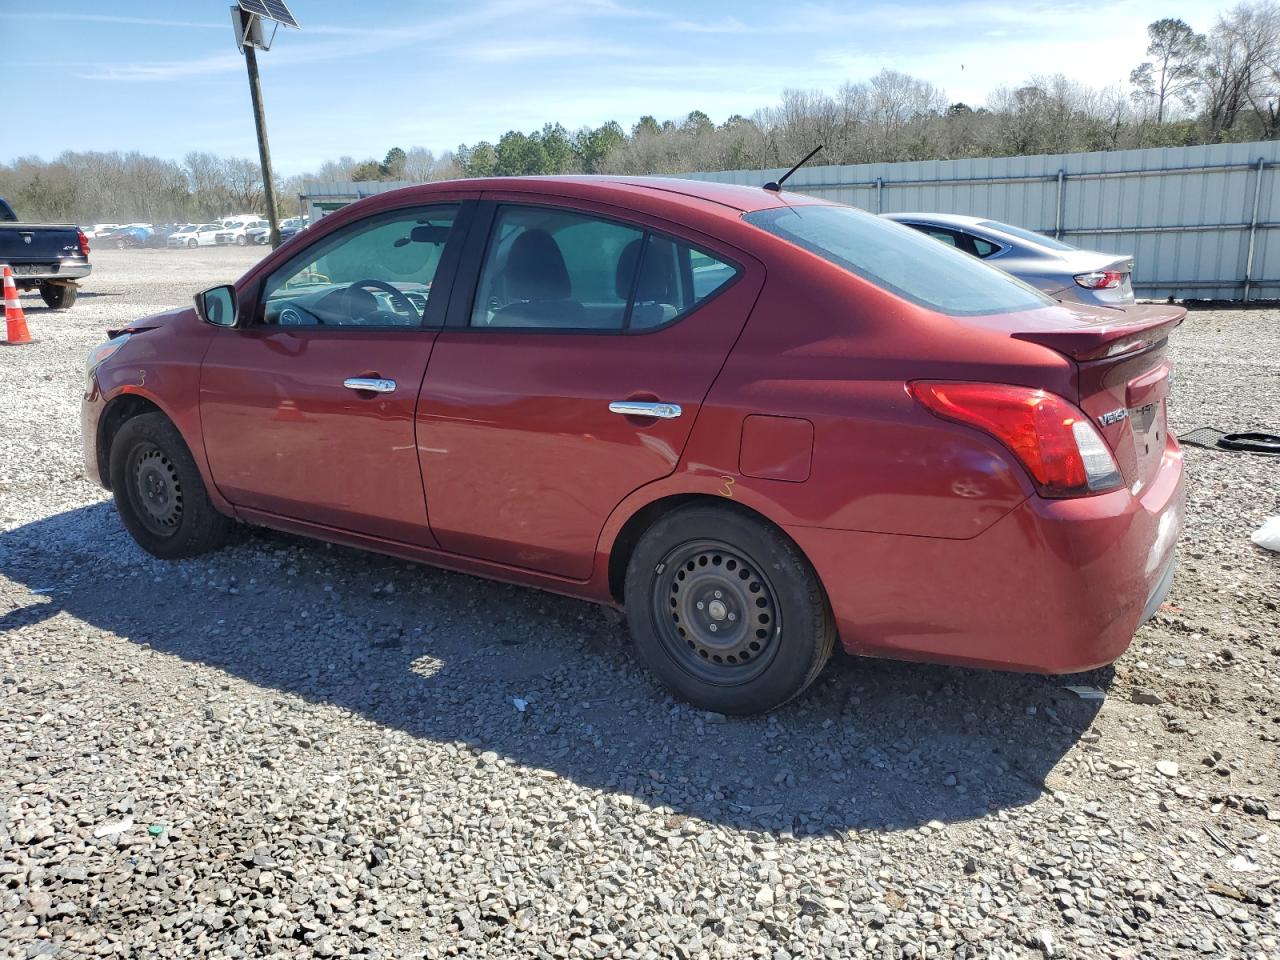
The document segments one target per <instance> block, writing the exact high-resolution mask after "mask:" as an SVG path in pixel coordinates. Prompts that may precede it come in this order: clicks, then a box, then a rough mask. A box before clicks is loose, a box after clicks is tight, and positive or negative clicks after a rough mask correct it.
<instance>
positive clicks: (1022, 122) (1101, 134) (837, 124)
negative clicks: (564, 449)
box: [0, 0, 1280, 222]
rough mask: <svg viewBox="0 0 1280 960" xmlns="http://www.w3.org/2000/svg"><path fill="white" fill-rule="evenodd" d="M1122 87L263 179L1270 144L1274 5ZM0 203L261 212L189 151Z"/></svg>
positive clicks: (155, 215)
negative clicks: (816, 152)
mask: <svg viewBox="0 0 1280 960" xmlns="http://www.w3.org/2000/svg"><path fill="white" fill-rule="evenodd" d="M1147 34H1148V37H1147V39H1148V46H1147V59H1146V60H1144V61H1143V62H1142V63H1140V64H1137V65H1136V66H1135V67H1134V68H1133V70H1132V72H1131V73H1130V76H1129V86H1128V87H1127V88H1124V89H1122V88H1119V87H1107V88H1094V87H1090V86H1088V85H1086V84H1082V83H1079V82H1077V81H1074V80H1071V79H1069V78H1067V77H1065V76H1063V75H1061V74H1057V75H1046V76H1036V77H1032V78H1030V79H1029V80H1028V81H1027V82H1025V83H1022V84H1018V85H1013V86H1002V87H999V88H997V89H996V90H995V91H993V92H992V93H991V94H990V96H989V97H988V98H987V100H986V102H985V103H983V104H981V105H970V104H966V103H956V102H951V101H949V100H948V98H947V96H946V94H945V92H944V91H943V90H941V89H939V88H937V87H935V86H934V85H932V84H931V83H929V82H928V81H926V80H923V79H920V78H917V77H912V76H910V75H908V74H905V73H900V72H898V71H894V70H882V71H881V72H880V73H878V74H876V75H875V76H874V77H871V78H870V79H869V80H866V81H861V82H849V83H845V84H844V85H842V86H841V87H840V88H839V89H838V90H837V91H835V92H834V93H827V92H824V91H812V90H787V91H784V92H783V94H782V96H781V98H780V101H779V102H778V103H777V104H776V105H774V106H772V107H767V108H764V109H761V110H758V111H756V112H755V113H753V114H752V115H750V116H742V115H734V116H731V117H729V118H728V119H726V120H725V121H724V122H722V123H715V122H714V121H713V120H712V119H711V117H709V116H708V115H707V114H706V113H704V112H702V111H700V110H694V111H692V112H691V113H689V114H688V115H687V116H685V117H684V118H682V119H678V120H663V121H661V122H659V121H658V120H657V119H656V118H655V117H653V116H644V117H641V118H640V119H639V120H638V121H637V122H636V123H634V124H632V125H631V127H630V128H629V129H626V128H624V127H623V126H622V125H621V124H620V123H617V122H616V121H610V122H608V123H605V124H602V125H601V126H599V127H594V128H590V127H584V128H582V129H580V130H576V131H570V130H568V129H566V128H565V127H564V126H563V125H562V124H559V123H546V124H544V125H543V126H542V127H541V128H539V129H536V130H533V131H530V132H527V133H526V132H523V131H519V130H510V131H508V132H506V133H504V134H503V135H502V136H501V137H499V138H498V140H497V141H496V142H490V141H481V142H479V143H474V144H462V145H460V146H459V147H458V148H457V149H456V150H454V151H445V152H444V153H442V154H436V153H434V152H432V151H431V150H428V149H426V148H424V147H413V148H411V149H408V150H404V149H401V148H400V147H392V148H391V149H390V150H388V151H387V153H386V154H385V156H384V157H383V159H382V160H377V159H375V158H359V159H357V158H354V157H350V156H345V157H340V158H338V159H336V160H331V161H328V162H326V163H325V164H324V165H323V166H321V167H320V168H319V169H317V170H314V171H312V172H310V173H307V174H300V175H295V176H293V177H289V178H285V179H281V180H280V182H279V183H277V184H276V192H277V196H278V197H280V198H281V201H282V215H285V216H287V215H290V214H293V213H296V212H297V204H298V194H299V193H300V192H301V191H302V190H303V189H305V183H306V181H309V180H320V181H332V180H347V181H360V180H407V181H413V182H426V181H430V180H441V179H451V178H455V177H481V176H520V175H530V174H573V173H588V174H590V173H613V174H651V173H657V174H671V173H684V172H690V171H712V170H732V169H741V168H768V167H783V166H790V165H791V164H792V163H794V162H795V161H796V160H798V159H799V158H800V157H802V156H804V155H805V154H806V153H808V152H809V150H810V149H812V148H813V147H814V146H815V145H817V144H819V143H821V144H824V145H825V147H826V149H825V150H824V152H823V154H822V155H821V160H820V162H823V163H878V162H896V161H903V160H949V159H957V158H963V157H981V156H1018V155H1024V154H1038V153H1073V152H1078V151H1088V150H1119V149H1128V148H1135V147H1158V146H1190V145H1195V144H1203V143H1222V142H1232V141H1236V142H1238V141H1247V140H1265V139H1274V138H1276V137H1277V136H1280V2H1278V0H1246V2H1243V3H1240V4H1239V5H1237V6H1235V7H1233V8H1232V9H1230V10H1229V11H1226V12H1225V13H1222V14H1220V15H1219V16H1218V17H1217V19H1216V21H1215V23H1214V25H1213V27H1212V28H1211V29H1210V30H1209V31H1208V33H1206V34H1199V33H1196V32H1195V31H1194V30H1193V29H1192V28H1191V27H1190V26H1188V25H1187V24H1186V23H1185V22H1183V21H1181V20H1176V19H1162V20H1157V21H1156V22H1154V23H1152V24H1151V25H1150V26H1149V27H1148V28H1147ZM0 196H6V197H8V198H9V200H10V202H11V203H12V204H13V205H14V207H15V209H17V210H18V212H19V215H20V216H22V217H24V218H25V219H31V220H60V221H74V222H101V221H112V222H124V221H135V220H146V221H151V222H169V221H182V222H187V221H198V220H208V219H213V218H217V217H220V216H223V215H225V214H228V213H240V212H248V211H251V210H260V209H261V207H262V178H261V174H260V171H259V168H258V164H257V162H256V161H255V160H250V159H246V158H240V157H220V156H217V155H214V154H210V153H190V154H188V155H187V156H186V157H185V158H184V159H183V160H182V161H181V162H178V161H173V160H163V159H160V158H158V157H152V156H147V155H144V154H140V153H119V152H106V153H104V152H76V151H68V152H66V153H63V154H61V155H60V156H58V157H56V158H55V159H53V160H43V159H41V158H38V157H20V158H18V159H17V160H15V161H13V162H11V163H7V164H0Z"/></svg>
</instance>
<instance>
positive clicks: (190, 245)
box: [187, 239, 200, 249]
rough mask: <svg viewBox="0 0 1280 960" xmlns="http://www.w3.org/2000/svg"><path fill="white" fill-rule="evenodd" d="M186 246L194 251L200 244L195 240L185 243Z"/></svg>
mask: <svg viewBox="0 0 1280 960" xmlns="http://www.w3.org/2000/svg"><path fill="white" fill-rule="evenodd" d="M187 246H188V247H191V248H192V249H195V248H196V247H198V246H200V243H199V241H197V240H195V239H191V240H188V241H187Z"/></svg>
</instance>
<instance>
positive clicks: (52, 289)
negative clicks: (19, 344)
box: [0, 197, 92, 310]
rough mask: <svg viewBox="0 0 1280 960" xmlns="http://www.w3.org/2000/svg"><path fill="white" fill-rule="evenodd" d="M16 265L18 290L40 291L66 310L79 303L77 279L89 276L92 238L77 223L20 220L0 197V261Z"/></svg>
mask: <svg viewBox="0 0 1280 960" xmlns="http://www.w3.org/2000/svg"><path fill="white" fill-rule="evenodd" d="M5 263H7V264H8V265H9V266H10V267H12V268H13V280H14V283H16V284H17V285H18V289H19V290H36V289H38V290H39V291H40V296H42V297H44V302H45V303H47V304H48V305H49V306H50V307H52V308H53V309H55V310H65V309H67V308H68V307H70V306H71V305H72V304H73V303H75V302H76V292H77V287H76V281H77V280H83V279H84V278H85V277H87V276H88V275H89V271H90V270H91V269H92V267H90V266H89V238H88V237H86V236H85V235H84V231H82V230H81V229H80V228H79V227H77V226H75V225H74V224H41V223H19V222H18V217H17V216H16V215H15V214H14V212H13V208H12V207H11V206H9V204H8V203H6V202H5V199H4V197H0V264H5Z"/></svg>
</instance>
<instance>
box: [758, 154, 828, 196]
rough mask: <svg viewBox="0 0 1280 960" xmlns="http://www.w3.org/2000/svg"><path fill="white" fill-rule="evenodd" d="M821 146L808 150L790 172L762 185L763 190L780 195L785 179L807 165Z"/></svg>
mask: <svg viewBox="0 0 1280 960" xmlns="http://www.w3.org/2000/svg"><path fill="white" fill-rule="evenodd" d="M822 146H823V145H822V144H818V145H817V146H816V147H814V148H813V149H812V150H810V151H809V152H808V153H806V154H805V155H804V159H803V160H801V161H800V162H799V163H797V164H796V165H795V166H794V167H792V168H791V169H790V170H788V171H787V172H786V173H784V174H783V175H782V176H780V177H779V178H778V179H777V180H771V181H770V182H769V183H766V184H765V185H764V188H765V189H766V190H772V191H773V192H774V193H781V192H782V185H783V184H784V183H786V182H787V179H788V178H789V177H790V176H791V175H792V174H793V173H795V172H796V171H797V170H799V169H800V168H801V167H803V166H804V165H805V164H806V163H808V162H809V160H810V158H812V157H813V155H814V154H815V153H817V152H818V151H819V150H821V149H822Z"/></svg>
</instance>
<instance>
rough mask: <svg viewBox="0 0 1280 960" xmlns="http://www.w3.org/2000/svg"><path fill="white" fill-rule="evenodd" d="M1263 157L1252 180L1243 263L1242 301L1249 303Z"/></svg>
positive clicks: (1260, 158) (1264, 159)
mask: <svg viewBox="0 0 1280 960" xmlns="http://www.w3.org/2000/svg"><path fill="white" fill-rule="evenodd" d="M1266 165H1267V160H1266V158H1265V157H1259V158H1258V172H1257V175H1256V176H1254V178H1253V214H1252V215H1251V216H1250V217H1249V253H1248V255H1247V256H1246V257H1245V261H1244V299H1242V300H1241V301H1240V302H1241V303H1248V302H1249V288H1250V287H1251V286H1252V285H1253V248H1254V243H1255V241H1256V240H1257V237H1258V200H1259V198H1260V197H1261V196H1262V171H1263V170H1264V169H1265V168H1266Z"/></svg>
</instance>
